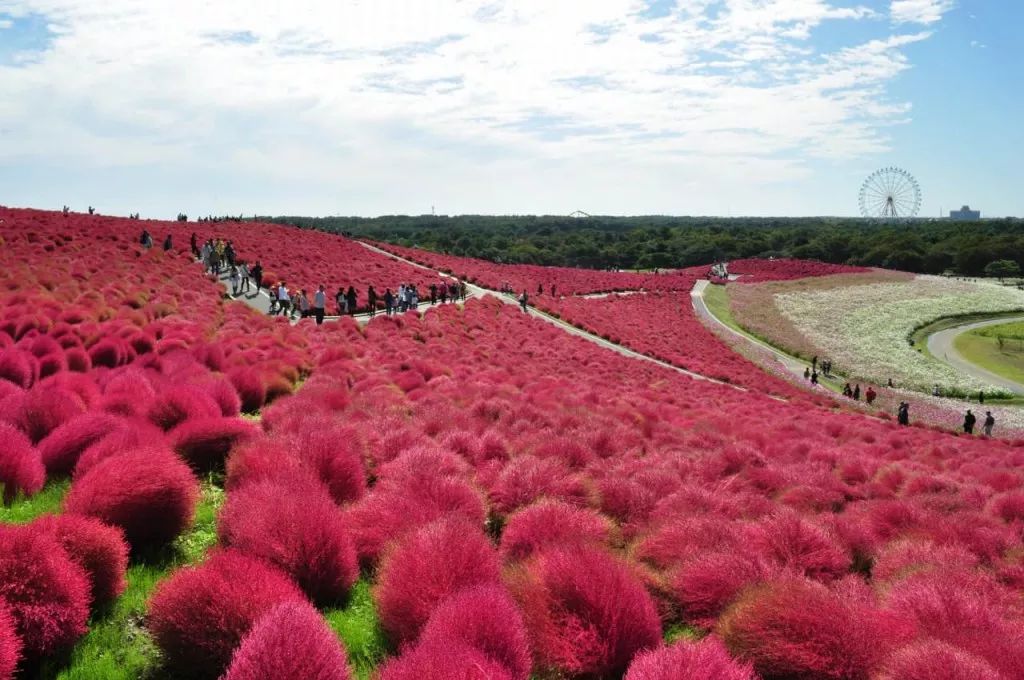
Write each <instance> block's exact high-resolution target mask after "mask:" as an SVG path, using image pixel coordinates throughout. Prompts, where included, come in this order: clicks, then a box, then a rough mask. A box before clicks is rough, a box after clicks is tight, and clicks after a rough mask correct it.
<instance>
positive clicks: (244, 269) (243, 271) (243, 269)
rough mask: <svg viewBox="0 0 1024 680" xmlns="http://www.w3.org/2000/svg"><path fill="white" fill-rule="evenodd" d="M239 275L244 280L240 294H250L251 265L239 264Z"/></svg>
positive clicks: (240, 287) (239, 289)
mask: <svg viewBox="0 0 1024 680" xmlns="http://www.w3.org/2000/svg"><path fill="white" fill-rule="evenodd" d="M238 275H239V276H240V277H241V278H242V285H240V286H239V287H238V292H239V293H248V292H249V289H250V286H249V265H247V264H246V263H244V262H239V263H238Z"/></svg>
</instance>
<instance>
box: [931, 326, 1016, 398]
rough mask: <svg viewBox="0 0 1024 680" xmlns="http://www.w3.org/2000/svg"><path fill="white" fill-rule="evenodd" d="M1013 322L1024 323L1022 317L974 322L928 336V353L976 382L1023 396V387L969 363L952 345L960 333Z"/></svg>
mask: <svg viewBox="0 0 1024 680" xmlns="http://www.w3.org/2000/svg"><path fill="white" fill-rule="evenodd" d="M1015 321H1024V316H1010V317H1004V318H1001V319H990V320H988V321H976V322H975V323H968V324H964V325H963V326H954V327H953V328H947V329H946V330H944V331H939V332H938V333H933V334H931V335H929V336H928V351H929V352H931V354H932V356H933V357H935V358H936V359H939V360H940V361H945V362H946V363H947V364H949V365H950V366H952V367H953V368H955V369H956V370H958V371H960V372H962V373H966V374H967V375H969V376H971V377H972V378H977V379H978V380H983V381H985V382H987V383H990V384H992V385H995V386H997V387H1002V388H1003V389H1006V390H1009V391H1010V392H1013V393H1014V394H1024V385H1021V384H1020V383H1019V382H1015V381H1013V380H1009V379H1007V378H1004V377H1002V376H999V375H996V374H995V373H993V372H992V371H988V370H986V369H984V368H982V367H981V366H978V365H977V364H972V363H971V362H970V361H968V360H967V359H965V358H964V357H963V355H961V354H960V353H959V352H957V351H956V347H954V345H953V341H954V340H955V339H956V336H958V335H960V334H961V333H966V332H968V331H973V330H975V329H977V328H985V327H986V326H998V325H1001V324H1004V323H1013V322H1015Z"/></svg>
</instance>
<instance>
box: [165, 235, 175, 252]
mask: <svg viewBox="0 0 1024 680" xmlns="http://www.w3.org/2000/svg"><path fill="white" fill-rule="evenodd" d="M173 247H174V246H173V244H172V243H171V235H170V234H168V235H167V238H165V239H164V252H165V253H166V252H167V251H169V250H170V249H171V248H173Z"/></svg>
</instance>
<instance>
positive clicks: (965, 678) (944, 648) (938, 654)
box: [874, 640, 1007, 680]
mask: <svg viewBox="0 0 1024 680" xmlns="http://www.w3.org/2000/svg"><path fill="white" fill-rule="evenodd" d="M874 680H1007V676H1005V675H1003V674H1002V673H1000V672H999V671H997V670H996V669H995V668H993V667H992V666H991V665H989V663H988V662H987V661H985V660H984V659H982V658H979V657H977V656H974V655H973V654H970V653H969V652H966V651H964V650H963V649H957V648H956V647H953V646H952V645H949V644H947V643H945V642H941V641H939V640H922V641H921V642H916V643H914V644H912V645H909V646H907V647H904V648H903V649H900V650H899V651H897V652H896V653H895V654H893V655H892V656H891V657H890V658H889V660H888V661H886V662H885V664H884V665H883V667H882V670H881V671H880V672H879V673H878V675H876V676H874Z"/></svg>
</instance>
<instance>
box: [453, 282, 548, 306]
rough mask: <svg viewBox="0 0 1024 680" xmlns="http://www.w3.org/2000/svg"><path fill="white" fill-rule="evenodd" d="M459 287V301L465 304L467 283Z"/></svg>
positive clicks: (460, 283) (460, 284) (462, 283)
mask: <svg viewBox="0 0 1024 680" xmlns="http://www.w3.org/2000/svg"><path fill="white" fill-rule="evenodd" d="M457 285H458V287H459V299H461V300H462V301H463V302H465V301H466V282H465V281H461V280H460V281H459V283H458V284H457ZM551 294H552V295H554V292H552V293H551Z"/></svg>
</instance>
